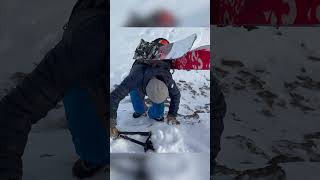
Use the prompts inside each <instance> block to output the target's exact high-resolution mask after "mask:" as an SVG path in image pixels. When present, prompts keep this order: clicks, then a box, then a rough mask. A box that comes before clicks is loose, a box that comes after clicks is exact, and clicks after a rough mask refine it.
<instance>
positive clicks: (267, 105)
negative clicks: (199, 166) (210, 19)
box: [212, 27, 320, 180]
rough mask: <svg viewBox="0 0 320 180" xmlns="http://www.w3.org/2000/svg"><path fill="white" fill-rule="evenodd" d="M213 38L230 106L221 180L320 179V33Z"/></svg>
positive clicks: (264, 30)
mask: <svg viewBox="0 0 320 180" xmlns="http://www.w3.org/2000/svg"><path fill="white" fill-rule="evenodd" d="M212 33H213V34H212V40H213V47H214V52H215V54H216V58H215V60H214V62H213V64H214V66H215V69H214V74H215V75H216V76H218V78H219V79H220V80H221V86H222V89H223V92H224V93H225V96H226V101H227V105H228V113H227V116H226V118H225V131H224V133H223V137H222V151H221V152H220V154H219V157H218V164H219V166H218V167H217V168H216V175H215V177H214V179H215V180H228V179H233V178H235V177H238V179H240V180H251V179H252V180H256V179H260V180H274V179H280V180H284V179H289V180H301V179H306V180H316V179H319V177H320V173H319V172H320V121H319V120H320V49H319V42H320V36H319V33H320V28H318V27H310V28H307V27H299V28H298V27H296V28H294V27H291V28H290V27H286V28H285V27H283V28H279V29H276V28H273V27H259V28H258V29H254V30H252V31H247V30H246V29H244V28H232V27H224V28H214V29H213V30H212ZM285 177H286V178H285Z"/></svg>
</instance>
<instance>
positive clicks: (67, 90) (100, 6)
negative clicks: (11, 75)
mask: <svg viewBox="0 0 320 180" xmlns="http://www.w3.org/2000/svg"><path fill="white" fill-rule="evenodd" d="M108 3H109V2H108ZM108 21H109V18H107V2H106V0H78V1H77V3H76V4H75V6H74V8H73V10H72V13H71V16H70V18H69V22H68V23H67V25H66V26H65V27H64V30H65V31H64V34H63V37H62V40H61V41H60V42H59V43H58V44H57V45H56V46H55V47H54V48H53V49H52V50H50V51H49V52H48V53H47V54H46V55H45V57H44V59H43V60H42V61H41V62H40V64H39V65H38V66H37V67H36V68H35V70H33V71H32V72H31V73H30V74H29V75H28V76H27V77H26V78H25V79H24V80H23V81H22V82H21V83H20V84H18V85H17V86H16V88H14V89H12V90H11V91H10V92H9V93H8V94H7V95H6V96H5V97H3V98H2V99H1V101H0V179H1V180H21V179H22V174H23V168H22V159H21V157H22V155H23V153H24V149H25V146H26V144H27V139H28V134H29V132H30V130H31V126H32V125H33V124H35V123H37V122H38V121H39V120H40V119H42V118H43V117H45V116H46V115H47V113H48V111H50V110H51V109H53V108H55V107H56V105H57V103H58V102H59V101H61V100H63V101H64V105H65V111H66V117H67V121H68V126H69V129H70V131H71V134H72V140H73V143H74V146H75V149H76V152H77V154H78V155H79V156H80V159H79V160H77V161H76V162H75V164H74V166H73V169H72V171H73V175H74V176H76V177H77V178H85V177H90V176H92V175H94V174H95V173H96V172H97V171H98V170H99V169H102V168H104V167H105V166H107V165H108V164H109V161H110V159H109V140H108V131H109V123H107V120H108V118H106V112H107V107H106V104H107V102H108V101H107V100H106V94H107V91H108V90H107V87H106V84H107V83H106V82H107V81H106V74H107V71H106V70H107V63H106V61H107V57H109V55H107V53H106V52H107V51H106V50H107V47H108V46H107V44H108V42H107V28H108V26H107V23H108ZM39 135H40V134H39ZM61 148H63V147H61Z"/></svg>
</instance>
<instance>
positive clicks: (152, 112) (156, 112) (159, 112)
mask: <svg viewBox="0 0 320 180" xmlns="http://www.w3.org/2000/svg"><path fill="white" fill-rule="evenodd" d="M130 98H131V102H132V106H133V109H134V111H135V112H137V113H144V112H146V110H147V106H146V104H145V102H144V95H143V94H142V93H141V92H139V91H138V90H136V89H135V90H132V91H131V92H130ZM147 113H148V116H149V118H151V119H156V118H161V117H163V114H164V103H161V104H156V103H152V106H151V107H150V108H149V109H148V112H147Z"/></svg>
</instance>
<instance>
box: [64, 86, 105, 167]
mask: <svg viewBox="0 0 320 180" xmlns="http://www.w3.org/2000/svg"><path fill="white" fill-rule="evenodd" d="M101 98H103V97H101ZM63 102H64V107H65V112H66V117H67V120H68V127H69V130H70V132H71V135H72V140H73V144H74V146H75V149H76V152H77V154H78V155H79V156H80V159H81V160H83V161H85V162H86V163H88V164H89V166H92V167H97V166H103V165H106V164H108V163H109V155H108V151H109V150H108V148H109V140H108V135H107V133H106V128H105V127H104V126H103V125H102V123H101V122H102V120H101V117H100V116H99V114H98V113H99V112H98V111H97V109H98V108H97V107H96V105H95V104H94V102H93V99H92V96H91V95H90V93H89V91H88V89H86V88H80V87H79V88H74V89H72V90H69V91H68V92H67V93H66V94H65V96H64V100H63Z"/></svg>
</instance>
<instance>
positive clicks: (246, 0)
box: [211, 0, 320, 26]
mask: <svg viewBox="0 0 320 180" xmlns="http://www.w3.org/2000/svg"><path fill="white" fill-rule="evenodd" d="M211 24H213V25H239V26H240V25H277V26H283V25H285V26H290V25H293V26H303V25H316V24H320V0H212V1H211Z"/></svg>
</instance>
